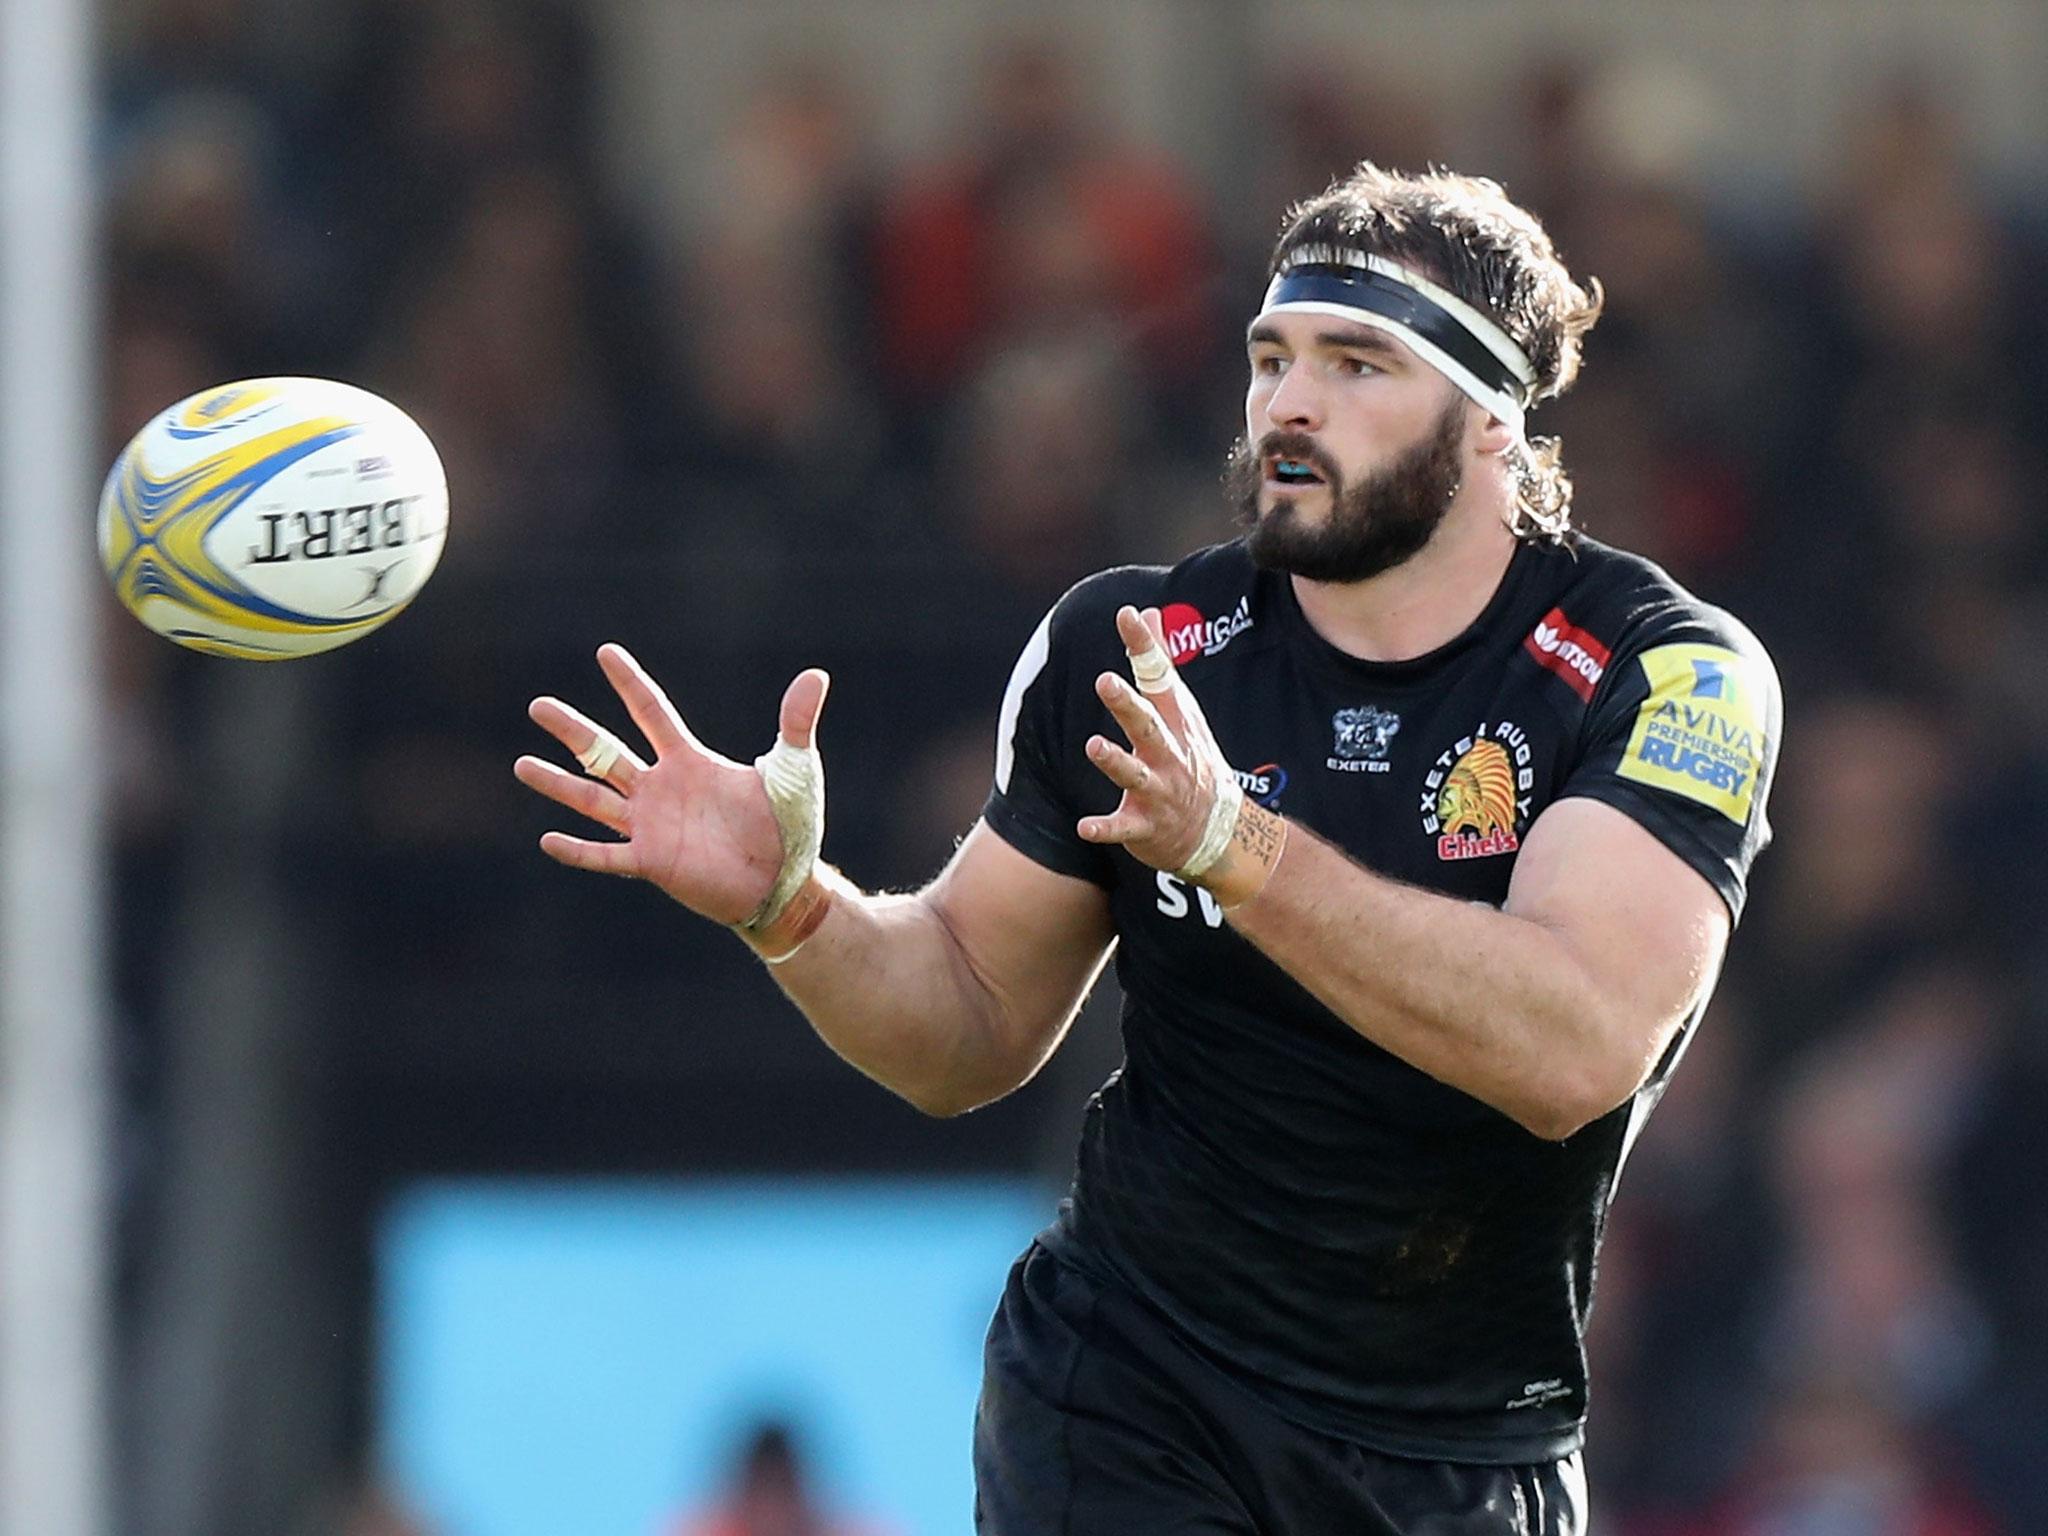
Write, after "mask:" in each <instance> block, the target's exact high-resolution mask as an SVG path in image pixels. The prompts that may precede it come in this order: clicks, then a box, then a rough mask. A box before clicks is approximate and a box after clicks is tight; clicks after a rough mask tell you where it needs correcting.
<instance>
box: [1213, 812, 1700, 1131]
mask: <svg viewBox="0 0 2048 1536" xmlns="http://www.w3.org/2000/svg"><path fill="white" fill-rule="evenodd" d="M1226 915H1227V917H1228V919H1229V921H1230V923H1231V925H1232V926H1233V927H1234V928H1236V929H1237V930H1238V931H1239V932H1240V933H1242V934H1243V935H1244V936H1245V937H1246V938H1248V939H1249V940H1251V942H1252V943H1253V944H1255V945H1256V946H1257V947H1258V948H1259V949H1260V950H1261V951H1262V952H1263V953H1264V954H1266V955H1267V956H1268V957H1269V958H1270V959H1272V960H1273V961H1274V962H1275V963H1276V964H1278V965H1279V966H1280V967H1281V968H1282V969H1284V970H1285V971H1287V972H1288V974H1289V975H1291V976H1293V977H1294V978H1295V979H1296V980H1298V981H1299V982H1301V984H1302V985H1303V986H1305V987H1306V988H1307V989H1308V990H1309V991H1310V992H1312V993H1313V994H1314V995H1315V996H1316V997H1317V999H1319V1000H1320V1001H1321V1002H1322V1003H1323V1004H1324V1005H1325V1006H1326V1007H1328V1008H1329V1009H1330V1010H1331V1011H1332V1012H1333V1013H1335V1014H1336V1015H1337V1016H1338V1017H1339V1018H1341V1019H1343V1020H1344V1021H1345V1023H1347V1024H1349V1025H1350V1026H1351V1027H1352V1028H1353V1029H1355V1030H1357V1031H1358V1032H1359V1033H1360V1034H1362V1035H1364V1036H1365V1037H1366V1038H1367V1039H1369V1040H1372V1041H1373V1042H1374V1043H1375V1044H1378V1045H1380V1046H1383V1047H1384V1048H1385V1049H1387V1050H1388V1051H1390V1052H1392V1053H1393V1054H1394V1055H1396V1056H1399V1057H1400V1058H1401V1059H1402V1060H1404V1061H1407V1062H1409V1063H1410V1064H1412V1065H1414V1066H1416V1067H1419V1068H1420V1069H1421V1070H1423V1071H1424V1072H1427V1073H1428V1074H1429V1075H1430V1076H1432V1077H1434V1078H1437V1079H1439V1080H1440V1081H1443V1082H1446V1083H1449V1084H1451V1085H1452V1086H1453V1087H1456V1088H1460V1089H1462V1090H1463V1091H1465V1092H1466V1093H1469V1094H1471V1095H1472V1096H1473V1097H1474V1098H1477V1099H1480V1100H1482V1101H1483V1102H1485V1103H1487V1104H1490V1105H1492V1106H1493V1107H1494V1108H1496V1109H1498V1110H1500V1111H1501V1112H1502V1113H1504V1114H1506V1115H1509V1116H1511V1117H1512V1118H1513V1119H1515V1120H1516V1121H1518V1122H1519V1123H1520V1124H1522V1125H1523V1126H1524V1127H1526V1128H1527V1129H1528V1130H1530V1131H1532V1132H1534V1133H1535V1134H1537V1135H1539V1136H1544V1137H1548V1138H1551V1139H1554V1140H1561V1139H1563V1138H1564V1137H1566V1136H1569V1135H1570V1134H1571V1133H1572V1132H1574V1131H1576V1130H1578V1129H1579V1128H1580V1127H1581V1126H1583V1125H1586V1124H1588V1123H1589V1122H1591V1121H1593V1120H1595V1119H1598V1118H1599V1117H1600V1116H1601V1115H1604V1114H1606V1113H1607V1112H1608V1111H1609V1110H1611V1109H1613V1108H1614V1107H1615V1106H1616V1105H1619V1104H1621V1103H1622V1102H1624V1101H1625V1100H1626V1099H1627V1098H1628V1097H1629V1096H1630V1095H1631V1094H1633V1093H1634V1092H1635V1091H1636V1090H1637V1089H1638V1088H1639V1087H1641V1086H1642V1084H1643V1081H1644V1080H1645V1079H1646V1078H1647V1077H1648V1076H1649V1074H1650V1072H1651V1071H1652V1070H1654V1068H1655V1067H1656V1064H1657V1062H1658V1060H1659V1059H1660V1058H1661V1057H1662V1056H1663V1054H1664V1051H1665V1050H1666V1048H1667V1047H1668V1046H1669V1045H1670V1043H1671V1039H1672V1036H1673V1035H1674V1034H1675V1033H1676V1031H1677V1030H1678V1028H1679V1026H1680V1025H1681V1024H1682V1023H1683V1022H1684V1020H1685V1018H1686V1016H1687V1015H1688V1014H1689V1013H1690V1012H1691V1011H1692V1008H1693V1006H1694V1004H1695V1003H1696V1002H1697V1001H1698V999H1699V997H1700V995H1701V993H1702V992H1703V991H1704V990H1705V988H1706V987H1707V986H1708V985H1709V984H1710V983H1711V981H1712V979H1713V977H1714V974H1715V972H1716V970H1717V969H1718V967H1719V964H1720V958H1721V954H1722V951H1723V949H1724V948H1725V946H1726V943H1727V939H1728V927H1729V921H1728V910H1727V908H1726V906H1724V905H1723V904H1722V901H1721V899H1720V897H1719V896H1718V895H1717V894H1716V893H1715V891H1714V889H1713V887H1712V886H1710V885H1709V884H1708V883H1707V882H1706V880H1704V879H1703V878H1702V877H1701V876H1699V875H1698V874H1696V873H1695V872H1694V871H1693V870H1692V868H1691V867H1690V866H1689V865H1687V864H1686V863H1685V862H1684V861H1683V860H1681V859H1680V858H1679V857H1678V856H1677V855H1676V854H1674V853H1671V852H1670V851H1669V850H1668V849H1666V848H1665V847H1664V846H1663V844H1661V843H1659V842H1658V841H1657V840H1656V839H1655V838H1654V837H1652V836H1651V835H1650V833H1649V832H1647V831H1645V830H1644V829H1643V828H1642V827H1641V826H1639V825H1638V824H1637V823H1635V822H1634V821H1632V820H1630V819H1629V818H1628V817H1627V816H1625V815H1623V814H1622V813H1621V812H1620V811H1617V810H1614V809H1612V808H1611V807H1608V806H1606V805H1602V804H1600V803H1598V802H1596V801H1592V800H1562V801H1559V802H1558V803H1557V804H1555V805H1553V806H1552V807H1550V809H1548V810H1547V811H1545V812H1544V813H1543V814H1542V816H1540V817H1538V818H1537V821H1536V824H1535V826H1534V827H1533V828H1531V830H1530V832H1529V836H1528V838H1527V839H1526V840H1525V842H1524V844H1523V846H1522V849H1521V852H1520V854H1519V856H1518V858H1517V861H1516V866H1515V873H1514V877H1513V880H1512V881H1511V883H1510V885H1509V888H1508V898H1507V902H1506V904H1505V906H1504V907H1503V908H1501V909H1499V910H1496V909H1494V908H1493V907H1490V906H1486V905H1483V904H1480V903H1476V902H1464V901H1457V900H1453V899H1451V898H1449V897H1446V896H1441V895H1438V894H1437V893H1435V892H1433V891H1424V890H1419V889H1416V888H1415V887H1412V886H1407V885H1403V884H1400V883H1399V882H1397V881H1393V880H1389V879H1386V878H1384V877H1383V876H1379V875H1375V874H1373V873H1372V872H1371V871H1369V870H1367V869H1365V868H1363V867H1361V866H1360V865H1358V864H1356V863H1354V862H1352V861H1351V860H1350V859H1349V858H1348V857H1346V856H1345V855H1344V854H1343V853H1342V852H1340V851H1339V850H1337V849H1336V848H1333V847H1332V846H1331V845H1330V844H1328V843H1326V842H1324V841H1323V840H1322V839H1321V838H1319V837H1317V836H1315V834H1313V833H1312V832H1309V831H1308V830H1307V829H1306V828H1304V827H1301V826H1299V825H1290V826H1289V827H1288V828H1287V833H1286V847H1285V852H1284V853H1283V855H1282V857H1281V858H1280V860H1279V862H1278V864H1277V865H1275V866H1274V868H1273V871H1272V875H1271V877H1270V878H1269V879H1268V880H1267V882H1266V884H1265V886H1264V888H1263V889H1262V890H1260V891H1259V893H1258V894H1257V895H1256V896H1254V897H1252V898H1251V899H1250V900H1248V901H1246V902H1244V903H1243V904H1241V905H1239V906H1235V907H1230V908H1227V909H1226Z"/></svg>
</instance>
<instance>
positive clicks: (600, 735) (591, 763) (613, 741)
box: [576, 725, 626, 779]
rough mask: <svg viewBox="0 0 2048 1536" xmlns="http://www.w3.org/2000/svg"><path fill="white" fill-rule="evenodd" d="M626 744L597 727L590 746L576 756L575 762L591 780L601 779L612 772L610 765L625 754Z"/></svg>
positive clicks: (601, 727)
mask: <svg viewBox="0 0 2048 1536" xmlns="http://www.w3.org/2000/svg"><path fill="white" fill-rule="evenodd" d="M625 751H626V744H625V743H624V742H623V741H621V740H619V738H618V737H616V736H614V735H613V734H612V733H611V732H610V731H608V730H606V729H605V728H604V727H603V726H601V725H600V726H598V727H597V734H596V735H595V736H594V737H592V738H591V741H590V745H589V746H587V747H585V748H584V749H583V750H582V751H581V752H578V753H577V754H576V761H577V763H578V764H579V765H580V766H581V767H582V769H583V771H584V772H585V773H587V774H589V775H590V776H591V777H592V778H593V779H601V778H603V777H604V776H605V775H606V774H608V773H610V772H611V771H612V764H613V763H616V762H617V761H618V760H619V759H620V757H622V756H623V755H624V754H625Z"/></svg>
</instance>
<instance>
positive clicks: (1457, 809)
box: [1422, 720, 1535, 860]
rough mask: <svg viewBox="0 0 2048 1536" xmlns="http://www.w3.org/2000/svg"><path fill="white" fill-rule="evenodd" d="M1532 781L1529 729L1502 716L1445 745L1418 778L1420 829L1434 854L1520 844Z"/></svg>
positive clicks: (1480, 854) (1474, 853) (1482, 853)
mask: <svg viewBox="0 0 2048 1536" xmlns="http://www.w3.org/2000/svg"><path fill="white" fill-rule="evenodd" d="M1534 785H1535V771H1534V758H1533V754H1532V752H1531V749H1530V745H1529V735H1528V733H1527V732H1526V731H1524V730H1523V729H1522V728H1521V727H1520V726H1517V725H1514V724H1512V723H1510V722H1509V721H1506V720H1502V721H1498V722H1496V723H1494V724H1492V725H1482V726H1480V727H1479V729H1477V730H1476V731H1474V732H1473V733H1472V734H1471V735H1469V736H1466V737H1463V738H1461V739H1460V740H1459V741H1457V742H1455V743H1453V744H1452V745H1451V746H1450V747H1448V748H1446V749H1445V750H1444V752H1443V754H1442V755H1441V756H1440V757H1438V758H1437V760H1436V766H1435V767H1433V768H1432V769H1430V771H1429V775H1428V777H1426V778H1425V779H1424V780H1423V781H1422V830H1423V831H1425V832H1427V833H1429V834H1430V835H1431V836H1432V837H1434V838H1435V839H1436V856H1437V857H1438V858H1440V859H1446V860H1450V859H1483V858H1488V857H1490V856H1492V855H1494V854H1499V853H1513V852H1514V851H1515V850H1516V849H1518V848H1520V847H1521V846H1522V829H1523V827H1524V826H1525V825H1526V824H1527V822H1528V819H1529V802H1530V792H1531V790H1532V789H1533V788H1534Z"/></svg>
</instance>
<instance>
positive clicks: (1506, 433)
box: [1472, 405, 1515, 455]
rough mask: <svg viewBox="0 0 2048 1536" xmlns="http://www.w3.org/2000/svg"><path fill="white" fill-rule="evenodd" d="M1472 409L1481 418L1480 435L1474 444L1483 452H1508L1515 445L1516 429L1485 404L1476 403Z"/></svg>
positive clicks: (1491, 453) (1495, 453) (1490, 453)
mask: <svg viewBox="0 0 2048 1536" xmlns="http://www.w3.org/2000/svg"><path fill="white" fill-rule="evenodd" d="M1472 410H1473V413H1474V414H1475V415H1476V416H1477V417H1478V418H1479V431H1478V436H1477V437H1476V438H1475V440H1474V442H1473V445H1472V446H1473V447H1475V448H1477V449H1478V450H1479V451H1480V452H1481V453H1483V454H1488V455H1497V454H1503V453H1506V452H1507V451H1508V449H1509V448H1510V447H1512V446H1513V445H1514V441H1515V429H1514V428H1513V427H1511V426H1509V425H1508V424H1507V423H1506V422H1505V421H1503V420H1501V418H1500V417H1498V416H1496V415H1494V414H1493V412H1491V411H1489V410H1487V409H1486V407H1485V406H1483V405H1475V406H1473V407H1472Z"/></svg>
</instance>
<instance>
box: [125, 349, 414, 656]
mask: <svg viewBox="0 0 2048 1536" xmlns="http://www.w3.org/2000/svg"><path fill="white" fill-rule="evenodd" d="M447 534H448V483H447V479H446V477H445V476H444V475H443V473H442V470H441V458H440V455H439V454H437V453H435V451H434V445H433V444H432V443H431V442H429V441H428V440H427V434H426V433H424V432H422V431H421V430H420V428H419V426H418V424H417V423H415V422H414V421H413V419H412V418H411V417H410V416H408V415H406V414H405V412H403V411H401V410H400V409H399V408H398V407H397V406H395V405H393V404H391V403H390V402H389V401H388V400H385V399H382V398H381V397H379V396H377V395H373V394H371V393H370V392H369V391H368V390H364V389H358V388H356V387H355V386H354V385H352V384H342V383H338V382H336V381H334V380H332V379H246V380H243V381H242V382H241V383H238V384H223V385H220V386H219V387H217V388H214V389H207V390H201V391H200V392H199V393H198V394H196V395H193V396H191V397H190V398H189V399H185V400H181V401H179V402H178V403H177V404H176V405H174V406H172V407H171V408H170V409H169V410H167V411H164V412H163V413H161V414H160V415H158V416H156V417H154V418H153V419H152V420H151V421H150V422H149V423H148V425H146V426H145V427H143V429H142V430H141V431H140V432H138V433H136V434H135V437H134V439H133V440H132V441H131V442H130V443H129V444H128V446H127V448H126V449H124V450H123V451H122V453H121V456H120V458H118V459H116V460H115V461H114V467H113V470H112V471H111V472H110V473H109V474H108V476H107V483H106V487H105V489H104V490H103V491H102V492H101V493H100V508H99V545H100V561H101V563H102V564H103V565H104V566H105V567H106V571H107V575H108V577H109V578H110V579H111V580H112V581H113V583H114V592H115V595H116V596H117V597H119V598H120V600H121V603H122V605H123V606H124V607H126V608H127V610H128V611H129V612H130V613H132V614H134V615H135V617H137V618H138V619H140V620H141V621H142V622H143V623H144V624H146V625H148V626H149V627H150V628H151V629H153V630H155V631H156V632H157V633H158V634H160V635H163V636H165V637H166V638H168V639H171V640H175V641H177V642H178V644H180V645H183V646H189V647H190V648H191V649H193V650H195V651H206V652H208V653H210V654H212V655H216V656H238V657H242V658H244V659H246V660H250V661H282V660H286V659H289V658H291V657H294V656H310V655H312V654H314V653H315V652H317V651H330V650H333V649H334V648H335V647H336V646H338V645H346V644H347V643H348V642H349V641H351V640H358V639H360V638H362V637H363V636H364V635H367V634H368V633H370V631H371V630H373V629H376V628H378V627H379V626H380V625H383V624H386V623H388V622H390V620H391V619H392V617H393V616H394V615H396V614H397V613H398V612H399V610H400V609H402V608H404V607H405V606H406V604H408V603H410V602H411V601H412V600H413V598H414V597H415V596H417V595H418V593H419V590H420V588H421V587H422V586H423V585H425V583H426V580H427V577H429V576H430V575H432V574H433V570H434V565H435V563H436V562H437V561H438V560H439V559H440V558H441V545H442V543H443V541H444V540H445V539H446V538H447Z"/></svg>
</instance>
